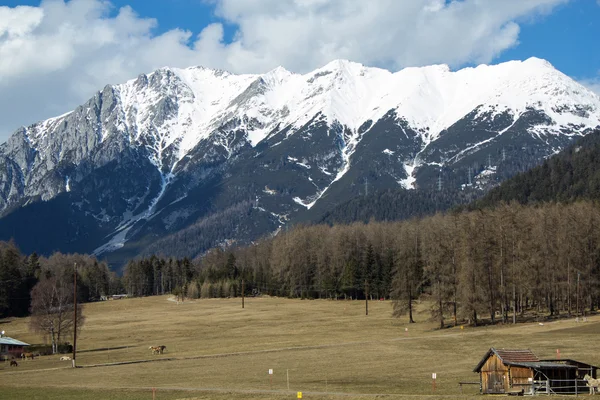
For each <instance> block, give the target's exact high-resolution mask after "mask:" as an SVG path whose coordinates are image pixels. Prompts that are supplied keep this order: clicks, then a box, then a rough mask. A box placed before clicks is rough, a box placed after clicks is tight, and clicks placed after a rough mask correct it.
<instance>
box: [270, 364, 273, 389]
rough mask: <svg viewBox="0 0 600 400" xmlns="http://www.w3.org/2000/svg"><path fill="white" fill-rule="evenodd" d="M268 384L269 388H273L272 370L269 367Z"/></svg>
mask: <svg viewBox="0 0 600 400" xmlns="http://www.w3.org/2000/svg"><path fill="white" fill-rule="evenodd" d="M269 385H270V386H271V389H273V370H272V369H269Z"/></svg>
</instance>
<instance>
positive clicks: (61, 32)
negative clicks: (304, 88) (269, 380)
mask: <svg viewBox="0 0 600 400" xmlns="http://www.w3.org/2000/svg"><path fill="white" fill-rule="evenodd" d="M567 1H568V0H530V1H527V2H523V1H520V0H503V1H485V2H482V1H477V0H463V1H456V0H454V1H447V0H419V1H415V0H403V1H399V0H376V1H369V2H365V1H363V0H305V1H300V0H247V1H243V2H241V1H234V0H212V1H211V3H212V4H213V6H214V10H215V13H216V15H217V17H218V18H219V19H220V21H221V22H218V23H214V24H212V25H209V26H206V27H199V30H200V29H201V30H200V31H199V33H196V32H190V31H184V30H181V29H173V30H170V31H167V32H163V33H158V34H157V33H156V27H157V26H158V24H159V21H157V20H154V19H148V18H142V17H140V16H139V15H137V14H136V13H135V10H133V9H132V8H130V7H123V8H121V9H119V10H116V9H115V8H114V6H112V5H111V3H110V2H108V1H104V0H71V1H68V2H65V1H63V0H45V1H42V3H41V5H40V6H39V7H25V6H20V7H15V8H10V7H0V93H1V94H3V95H2V96H0V108H1V109H2V110H3V112H2V118H1V121H0V140H3V139H5V138H6V137H7V136H8V134H9V133H10V132H12V131H14V129H16V128H17V127H18V126H19V125H21V124H29V123H32V122H34V121H36V120H39V119H42V118H47V117H50V116H53V115H57V114H60V113H62V112H65V111H67V110H69V109H72V108H73V107H74V106H76V105H77V104H79V103H81V102H82V101H83V100H84V99H86V98H88V97H89V96H90V95H91V94H92V93H93V92H94V91H95V90H97V88H98V87H102V86H103V85H104V84H106V83H116V82H121V81H124V80H126V79H129V78H132V77H134V76H136V75H137V74H139V73H141V72H147V71H151V70H153V69H155V68H157V67H160V66H164V65H169V66H174V67H186V66H190V65H205V66H208V67H215V68H224V69H227V70H230V71H232V72H238V73H239V72H244V73H249V72H265V71H267V70H269V69H271V68H273V67H275V66H277V65H283V66H285V67H286V68H288V69H290V70H292V71H295V72H306V71H309V70H311V69H313V68H315V67H317V66H319V65H323V64H325V63H326V62H328V61H330V60H332V59H337V58H345V59H351V60H354V61H358V62H362V63H364V64H367V65H373V66H380V67H384V68H388V69H392V70H396V69H399V68H402V67H406V66H419V65H426V64H432V63H447V64H449V65H450V66H452V67H456V66H460V65H464V64H468V63H482V62H483V63H487V62H490V61H492V60H493V59H494V58H495V57H496V56H498V55H499V54H500V53H501V52H503V51H504V50H506V49H508V48H511V47H513V46H515V45H517V44H518V40H519V32H520V28H519V25H520V24H522V23H523V22H525V21H526V20H528V19H530V18H532V17H535V16H539V15H544V14H547V13H549V12H551V11H552V10H553V8H554V7H556V6H557V5H559V4H561V3H565V2H567ZM223 24H230V25H233V26H234V27H235V29H236V32H235V35H234V36H233V40H232V41H231V42H229V43H228V42H226V41H225V40H224V34H223V33H224V25H223Z"/></svg>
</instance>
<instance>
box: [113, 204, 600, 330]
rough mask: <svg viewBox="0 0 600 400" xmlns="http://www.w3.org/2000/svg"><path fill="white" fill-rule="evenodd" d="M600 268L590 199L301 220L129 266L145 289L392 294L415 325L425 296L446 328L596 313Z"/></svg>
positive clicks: (133, 281) (129, 275)
mask: <svg viewBox="0 0 600 400" xmlns="http://www.w3.org/2000/svg"><path fill="white" fill-rule="evenodd" d="M599 272H600V206H599V205H598V204H597V203H594V202H589V201H581V202H575V203H572V204H567V205H565V204H555V203H546V204H541V205H537V206H524V205H521V204H518V203H511V204H506V203H503V204H501V205H499V206H497V207H495V208H493V209H485V210H476V211H470V212H464V211H460V212H452V213H448V214H437V215H435V216H431V217H426V218H421V219H412V220H408V221H402V222H391V223H386V222H371V223H368V224H364V223H355V224H352V225H335V226H328V225H313V226H300V227H296V228H295V229H293V230H290V231H289V232H282V233H280V234H279V235H277V236H275V237H273V238H268V239H264V240H262V241H260V242H258V243H255V244H254V245H252V246H247V247H241V248H235V249H229V250H225V249H222V248H216V249H212V250H210V251H209V252H207V253H206V254H204V255H203V256H202V257H200V258H197V259H195V260H193V261H189V260H186V259H184V260H174V259H167V260H165V259H161V258H158V257H151V258H147V259H142V260H136V261H132V262H130V263H129V265H127V267H126V268H125V275H124V282H125V285H126V287H127V288H128V290H131V291H132V293H133V294H136V295H151V294H160V293H165V292H168V291H176V292H177V293H178V294H179V293H180V294H187V295H188V296H189V297H195V298H197V297H229V296H238V295H240V294H241V290H242V281H243V282H244V283H243V285H244V292H245V294H246V295H249V294H251V293H258V292H260V293H265V294H269V295H274V296H288V297H295V298H332V299H340V298H345V299H364V298H365V297H369V298H386V299H389V298H391V299H393V305H394V308H393V312H394V314H395V315H398V316H400V315H405V314H406V315H407V316H408V320H409V321H410V322H413V317H412V312H413V310H414V304H415V302H416V301H418V300H420V299H423V298H427V299H429V300H430V302H431V304H432V306H431V317H432V318H434V319H435V320H436V321H438V322H439V325H440V327H442V326H445V325H447V324H448V323H451V324H457V323H459V322H466V323H470V324H473V325H477V324H480V323H481V322H482V320H486V321H489V322H492V323H494V322H497V321H499V320H500V321H502V322H516V321H517V320H521V319H523V318H526V317H530V316H532V315H538V316H544V317H548V316H550V317H554V316H557V315H559V314H563V315H582V314H583V313H585V312H589V311H595V310H597V309H598V307H599V306H600V282H599V280H598V276H599V274H598V273H599Z"/></svg>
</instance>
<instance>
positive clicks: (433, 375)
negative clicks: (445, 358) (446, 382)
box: [431, 372, 437, 392]
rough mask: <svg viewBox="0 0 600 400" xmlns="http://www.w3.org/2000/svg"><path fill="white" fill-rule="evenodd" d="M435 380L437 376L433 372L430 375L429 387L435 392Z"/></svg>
mask: <svg viewBox="0 0 600 400" xmlns="http://www.w3.org/2000/svg"><path fill="white" fill-rule="evenodd" d="M436 379H437V374H436V373H435V372H434V373H432V374H431V387H432V388H433V391H434V392H435V380H436Z"/></svg>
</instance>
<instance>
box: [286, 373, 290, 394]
mask: <svg viewBox="0 0 600 400" xmlns="http://www.w3.org/2000/svg"><path fill="white" fill-rule="evenodd" d="M285 374H286V376H287V388H288V390H290V370H289V369H286V370H285Z"/></svg>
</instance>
